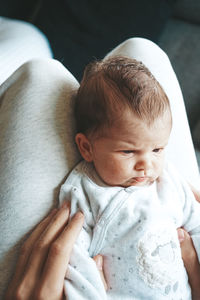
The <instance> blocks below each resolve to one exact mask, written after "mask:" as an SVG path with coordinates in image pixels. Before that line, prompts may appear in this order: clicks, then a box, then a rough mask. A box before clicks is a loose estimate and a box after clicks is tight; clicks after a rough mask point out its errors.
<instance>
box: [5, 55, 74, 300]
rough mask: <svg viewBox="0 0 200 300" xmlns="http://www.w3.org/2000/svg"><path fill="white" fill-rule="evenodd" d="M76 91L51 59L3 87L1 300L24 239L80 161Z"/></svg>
mask: <svg viewBox="0 0 200 300" xmlns="http://www.w3.org/2000/svg"><path fill="white" fill-rule="evenodd" d="M77 87H78V83H77V81H76V80H75V79H74V77H73V76H72V75H71V74H70V73H69V72H68V71H67V70H66V69H65V68H64V67H63V66H62V65H61V64H60V63H59V62H57V61H54V60H50V59H49V60H41V61H39V60H36V61H32V62H29V63H26V64H25V65H23V66H22V67H21V68H20V69H19V70H17V71H16V72H15V73H14V74H13V75H12V76H11V77H10V78H9V79H8V80H7V81H6V82H5V83H4V84H3V85H2V86H1V87H0V108H1V109H0V128H1V130H0V169H1V176H0V203H1V206H0V233H1V245H0V258H1V265H0V285H1V286H0V290H1V292H0V298H1V296H2V292H3V290H4V288H5V285H6V282H7V281H8V279H9V276H10V274H11V272H12V269H13V267H14V265H15V259H16V255H17V251H18V248H19V245H20V243H21V242H22V240H23V238H24V236H25V234H26V233H27V232H28V231H30V230H31V229H32V228H33V227H34V226H35V224H37V223H38V222H39V221H40V220H41V219H42V218H43V217H44V215H45V214H46V213H47V212H48V211H49V209H50V208H51V207H52V206H53V205H56V199H57V194H58V191H59V186H60V184H61V183H62V181H63V179H64V178H65V176H66V174H67V172H68V171H69V170H70V169H71V168H72V166H74V164H75V162H76V161H77V160H78V157H79V156H78V155H77V152H76V148H75V145H74V138H73V137H72V135H73V128H74V127H73V124H74V123H73V119H72V117H71V115H72V103H71V100H72V99H73V98H72V97H71V95H72V93H73V91H74V90H76V89H77ZM73 145H74V146H73Z"/></svg>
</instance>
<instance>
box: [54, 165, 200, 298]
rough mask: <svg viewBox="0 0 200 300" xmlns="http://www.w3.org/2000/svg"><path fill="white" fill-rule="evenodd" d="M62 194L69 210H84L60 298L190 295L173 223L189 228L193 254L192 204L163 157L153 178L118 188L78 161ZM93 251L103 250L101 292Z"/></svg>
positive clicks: (199, 207)
mask: <svg viewBox="0 0 200 300" xmlns="http://www.w3.org/2000/svg"><path fill="white" fill-rule="evenodd" d="M64 200H69V201H70V200H71V215H74V213H75V212H77V211H78V210H81V211H82V212H83V213H84V216H85V222H84V227H83V229H82V231H81V234H80V236H79V238H78V240H77V242H76V244H75V246H74V249H73V253H72V256H71V259H70V265H69V268H68V272H67V276H66V280H65V292H66V295H67V299H73V300H81V299H87V300H89V299H91V300H103V299H114V300H129V299H133V300H142V299H148V300H162V299H169V300H172V299H173V300H189V299H191V290H190V286H189V284H188V277H187V274H186V271H185V268H184V265H183V261H182V258H181V250H180V245H179V241H178V238H177V231H176V229H177V228H178V227H181V226H183V227H184V228H185V229H186V230H187V231H188V232H189V233H190V235H191V236H192V238H193V242H194V245H195V248H196V251H197V254H198V257H199V258H200V204H199V203H197V201H196V200H195V199H194V196H193V194H192V192H191V190H190V188H189V186H188V185H187V184H186V182H184V180H183V179H182V178H181V177H180V176H179V175H178V174H177V172H176V170H175V169H174V168H173V167H172V166H171V165H170V164H169V163H168V164H166V167H165V169H164V171H163V174H162V176H161V177H160V178H159V180H157V181H156V182H154V183H153V184H151V185H148V186H144V187H137V186H131V187H128V188H123V187H110V186H107V185H106V184H105V183H103V182H102V180H101V179H100V178H99V176H98V175H97V173H96V171H95V169H94V167H93V164H92V163H86V162H84V161H82V162H81V163H79V164H78V165H77V166H76V167H75V169H74V170H73V171H72V172H71V174H70V175H69V177H68V179H67V180H66V182H65V183H64V184H63V186H62V187H61V192H60V202H63V201H64ZM96 254H102V255H103V256H104V273H105V277H106V281H107V284H108V291H107V292H105V290H104V287H103V284H102V281H101V279H100V275H99V273H98V271H97V268H96V265H95V263H94V261H93V259H92V257H93V256H95V255H96Z"/></svg>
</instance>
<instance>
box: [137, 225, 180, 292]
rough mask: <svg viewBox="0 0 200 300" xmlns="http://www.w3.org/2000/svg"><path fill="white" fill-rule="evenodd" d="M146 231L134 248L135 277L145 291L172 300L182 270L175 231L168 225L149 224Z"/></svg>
mask: <svg viewBox="0 0 200 300" xmlns="http://www.w3.org/2000/svg"><path fill="white" fill-rule="evenodd" d="M149 228H151V230H149V231H147V232H146V233H145V234H144V235H143V236H142V238H141V239H140V240H139V241H138V244H137V253H138V255H137V257H136V260H137V263H138V273H139V276H140V277H141V278H142V280H143V281H144V282H145V283H146V284H147V285H148V286H149V287H151V288H153V289H160V290H161V292H162V293H163V294H164V295H171V296H172V294H174V293H176V292H177V291H178V288H179V282H178V278H179V276H178V274H180V273H179V272H181V269H182V267H183V262H182V259H181V251H180V246H179V243H178V238H177V233H176V229H175V228H174V226H173V225H170V224H169V223H165V224H164V223H162V224H159V225H157V226H156V225H154V226H152V225H151V224H149Z"/></svg>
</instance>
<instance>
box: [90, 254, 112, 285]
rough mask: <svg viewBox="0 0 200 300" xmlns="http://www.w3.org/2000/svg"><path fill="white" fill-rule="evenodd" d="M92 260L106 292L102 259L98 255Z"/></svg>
mask: <svg viewBox="0 0 200 300" xmlns="http://www.w3.org/2000/svg"><path fill="white" fill-rule="evenodd" d="M93 259H94V261H95V263H96V265H97V269H98V271H99V274H100V276H101V280H102V282H103V285H104V288H105V290H106V291H107V290H108V285H107V283H106V280H105V275H104V272H103V257H102V255H100V254H98V255H96V256H94V257H93Z"/></svg>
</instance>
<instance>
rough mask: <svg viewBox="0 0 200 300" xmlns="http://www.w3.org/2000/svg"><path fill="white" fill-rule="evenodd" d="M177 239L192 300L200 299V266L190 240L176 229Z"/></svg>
mask: <svg viewBox="0 0 200 300" xmlns="http://www.w3.org/2000/svg"><path fill="white" fill-rule="evenodd" d="M177 231H178V238H179V242H180V246H181V254H182V258H183V262H184V265H185V268H186V270H187V273H188V279H189V283H190V286H191V289H192V299H193V300H199V299H200V264H199V261H198V256H197V253H196V250H195V248H194V245H193V242H192V238H191V237H190V235H189V233H188V232H187V231H186V230H184V229H183V228H178V230H177Z"/></svg>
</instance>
